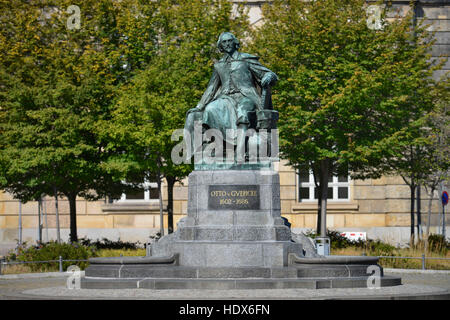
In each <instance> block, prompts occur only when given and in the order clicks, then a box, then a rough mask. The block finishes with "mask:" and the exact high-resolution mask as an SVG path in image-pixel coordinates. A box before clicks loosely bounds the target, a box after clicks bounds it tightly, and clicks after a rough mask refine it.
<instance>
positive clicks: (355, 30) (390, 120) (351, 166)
mask: <svg viewBox="0 0 450 320" xmlns="http://www.w3.org/2000/svg"><path fill="white" fill-rule="evenodd" d="M388 10H389V6H386V8H385V9H384V11H383V14H382V19H384V18H385V17H386V14H387V12H388ZM412 14H413V13H412V11H410V12H409V13H408V14H407V15H406V16H405V17H403V18H401V19H400V17H397V19H394V20H393V21H391V22H389V23H387V22H386V23H384V25H383V28H381V29H380V30H373V29H371V28H369V27H368V23H367V19H368V16H367V13H366V6H365V1H364V0H348V1H347V0H345V1H344V0H338V1H336V0H320V1H319V0H316V1H315V0H313V1H299V0H291V1H277V0H276V1H274V2H273V4H272V5H265V6H263V18H264V20H263V24H262V26H261V27H260V28H259V29H258V30H256V31H255V33H254V35H253V39H254V41H253V43H252V47H253V48H254V50H255V51H256V52H258V53H259V55H260V56H261V57H262V58H263V59H264V60H266V61H267V62H266V64H267V65H268V66H270V68H271V69H272V70H274V71H275V72H277V74H278V75H279V78H280V81H279V83H278V84H277V86H276V87H275V88H274V105H275V107H276V108H278V109H279V110H280V121H279V128H280V150H281V153H282V154H281V155H282V157H284V158H286V159H288V160H289V163H290V164H291V165H292V166H293V167H294V168H296V169H302V168H303V169H309V168H312V169H313V171H314V173H315V176H316V177H317V180H318V181H317V183H318V185H320V186H321V188H320V189H321V190H322V193H321V194H320V195H319V197H321V196H322V197H324V198H326V195H324V193H326V189H327V188H326V185H327V183H328V182H327V181H328V179H327V176H328V175H330V174H339V173H344V172H346V170H349V174H350V175H351V176H352V177H354V178H368V177H372V178H377V177H380V176H381V175H383V174H384V173H386V171H385V170H384V168H383V167H382V166H380V164H382V163H385V162H386V161H388V160H389V159H392V157H393V156H394V152H393V147H394V146H395V144H392V143H391V142H392V137H393V136H395V135H397V134H399V133H400V132H409V131H408V130H409V128H410V126H411V123H413V122H414V121H416V120H418V119H420V118H421V117H422V116H423V115H424V114H426V113H427V112H429V111H430V110H432V108H433V103H434V102H435V98H434V97H433V95H432V90H429V88H430V87H432V86H433V85H434V81H433V79H432V77H431V74H432V72H433V70H435V69H436V68H439V66H434V67H433V66H432V65H431V62H430V61H429V57H430V56H429V55H428V52H429V49H430V46H431V45H432V42H431V41H430V39H431V35H430V34H429V33H428V32H427V31H426V28H425V26H423V25H417V26H414V25H413V23H412V18H413V16H412ZM275 35H276V36H275Z"/></svg>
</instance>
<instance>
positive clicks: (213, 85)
mask: <svg viewBox="0 0 450 320" xmlns="http://www.w3.org/2000/svg"><path fill="white" fill-rule="evenodd" d="M219 88H220V77H219V74H218V73H217V71H216V68H214V71H213V74H212V76H211V79H210V80H209V83H208V86H207V87H206V90H205V92H204V93H203V96H202V98H201V99H200V102H199V103H198V104H197V107H196V108H199V109H200V110H203V109H205V107H206V105H207V104H208V103H210V102H211V101H212V100H213V99H214V97H215V95H216V93H217V90H219Z"/></svg>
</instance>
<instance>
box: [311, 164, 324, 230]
mask: <svg viewBox="0 0 450 320" xmlns="http://www.w3.org/2000/svg"><path fill="white" fill-rule="evenodd" d="M312 170H313V176H314V185H315V186H316V188H317V224H316V235H319V234H320V223H321V219H320V215H321V212H322V209H321V208H322V189H321V187H320V186H321V185H322V182H321V180H320V179H321V177H322V175H321V174H320V172H319V174H317V170H315V169H314V168H313V169H312Z"/></svg>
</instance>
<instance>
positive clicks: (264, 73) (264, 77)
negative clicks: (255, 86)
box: [249, 59, 278, 88]
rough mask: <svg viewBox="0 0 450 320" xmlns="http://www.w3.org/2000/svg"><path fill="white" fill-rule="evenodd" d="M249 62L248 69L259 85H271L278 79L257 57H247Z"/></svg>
mask: <svg viewBox="0 0 450 320" xmlns="http://www.w3.org/2000/svg"><path fill="white" fill-rule="evenodd" d="M249 62H250V63H249V66H250V71H251V72H252V74H253V76H254V77H255V78H256V80H258V82H259V84H260V85H261V87H263V88H264V87H267V86H273V85H274V84H275V83H276V82H277V81H278V76H277V75H276V74H275V73H274V72H273V71H271V70H269V69H268V68H266V67H264V66H263V65H262V64H261V63H259V61H258V60H257V59H249Z"/></svg>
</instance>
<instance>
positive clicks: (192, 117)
mask: <svg viewBox="0 0 450 320" xmlns="http://www.w3.org/2000/svg"><path fill="white" fill-rule="evenodd" d="M192 110H195V109H192ZM201 119H202V112H199V111H193V112H189V113H188V114H187V116H186V122H185V124H184V129H185V131H186V132H187V133H188V134H189V136H188V138H186V143H187V144H189V147H188V148H187V159H188V160H190V159H191V158H192V156H193V155H194V154H195V152H198V150H196V149H198V146H197V144H198V143H197V144H196V143H195V142H196V139H197V140H198V139H200V141H201V138H202V137H201V136H200V137H196V135H198V134H200V135H201V131H200V132H199V130H196V122H197V125H198V124H199V121H200V122H201ZM200 147H201V146H200Z"/></svg>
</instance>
